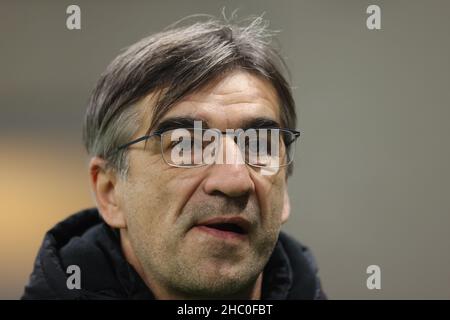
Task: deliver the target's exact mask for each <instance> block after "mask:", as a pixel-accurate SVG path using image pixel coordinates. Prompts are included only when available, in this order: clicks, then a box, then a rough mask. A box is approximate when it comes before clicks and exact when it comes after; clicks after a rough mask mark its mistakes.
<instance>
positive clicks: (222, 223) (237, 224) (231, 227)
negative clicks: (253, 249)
mask: <svg viewBox="0 0 450 320" xmlns="http://www.w3.org/2000/svg"><path fill="white" fill-rule="evenodd" d="M194 227H195V229H197V230H198V231H201V232H204V233H207V234H209V235H211V236H213V237H216V238H220V239H223V240H227V239H228V240H232V239H236V240H244V239H246V238H247V236H248V233H249V230H250V222H249V221H248V220H246V219H243V218H241V217H217V218H212V219H208V220H205V221H200V222H199V223H197V224H196V225H195V226H194Z"/></svg>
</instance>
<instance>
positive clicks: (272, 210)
mask: <svg viewBox="0 0 450 320" xmlns="http://www.w3.org/2000/svg"><path fill="white" fill-rule="evenodd" d="M255 185H256V189H257V194H258V199H259V203H260V206H261V220H262V224H263V227H264V226H266V227H268V228H279V227H280V226H281V214H282V211H283V203H284V190H285V188H286V183H285V179H284V176H283V175H277V176H276V177H273V178H272V179H267V178H262V179H259V180H258V181H257V182H256V183H255Z"/></svg>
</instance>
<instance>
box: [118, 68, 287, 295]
mask: <svg viewBox="0 0 450 320" xmlns="http://www.w3.org/2000/svg"><path fill="white" fill-rule="evenodd" d="M145 101H148V99H145V100H144V102H145ZM144 102H143V103H142V104H143V105H144V104H145V103H144ZM173 117H187V118H194V119H197V120H201V121H203V123H206V124H207V125H208V126H209V127H210V128H217V129H219V130H221V131H225V130H226V129H238V128H243V126H244V125H245V123H249V122H252V121H253V120H255V119H257V118H266V119H271V120H273V121H276V122H277V123H280V110H279V102H278V98H277V94H276V91H275V90H274V88H273V87H272V86H271V85H270V83H268V82H266V81H264V80H262V79H260V78H258V77H256V76H254V75H251V74H249V73H245V72H242V71H235V72H233V73H230V74H229V75H228V76H226V77H224V78H222V79H221V80H220V81H218V82H215V83H214V84H212V85H211V86H209V87H208V88H206V89H203V90H201V91H200V92H196V93H194V94H192V95H190V96H188V97H187V98H185V99H183V101H181V102H180V103H178V104H177V105H175V106H174V107H173V108H172V109H171V110H170V111H169V112H168V113H167V114H165V115H164V116H163V118H162V119H161V121H160V123H161V122H163V121H165V120H167V119H170V118H173ZM144 133H145V127H144V126H142V128H141V131H140V132H138V134H137V135H136V137H139V136H141V135H143V134H144ZM224 137H225V136H224ZM224 140H227V141H226V142H225V143H224V144H223V147H224V148H225V149H226V152H227V153H228V152H232V153H233V152H236V154H237V153H238V152H239V149H238V148H237V146H233V143H231V142H229V140H228V139H224ZM152 145H153V146H152ZM128 156H129V166H130V168H129V172H128V177H127V179H126V180H124V181H120V182H119V183H118V185H117V188H118V190H119V192H118V193H119V197H120V206H121V209H122V211H123V213H124V215H125V217H126V223H127V229H128V230H127V233H128V235H129V237H130V241H131V245H132V247H133V249H134V252H135V254H136V256H137V258H138V259H139V261H140V264H141V265H142V268H143V271H144V273H145V275H146V277H147V278H148V279H153V280H154V281H158V282H159V283H161V284H163V285H165V286H166V287H168V288H171V289H172V290H175V291H178V292H182V293H185V294H188V295H190V296H197V297H202V296H206V297H207V296H212V295H214V296H221V295H223V296H225V295H230V294H233V293H236V292H239V291H241V290H244V289H245V288H246V287H249V286H251V285H252V283H254V282H255V280H256V278H257V277H258V276H259V274H260V273H261V271H262V270H263V268H264V266H265V264H266V263H267V261H268V259H269V257H270V254H271V252H272V250H273V247H274V245H275V243H276V240H277V237H278V234H279V231H280V228H281V224H282V217H281V214H282V210H283V200H284V195H285V194H284V193H285V188H286V180H285V177H286V172H285V169H284V168H280V170H278V172H277V173H276V174H274V175H262V174H261V173H260V171H259V170H258V169H256V168H253V167H251V166H248V165H245V164H242V163H238V162H235V163H233V162H232V163H227V164H212V165H208V166H203V167H197V168H177V167H173V166H169V165H168V164H167V163H166V162H165V161H164V160H163V158H162V156H161V153H160V152H159V138H158V137H155V138H151V139H150V140H149V141H148V145H147V148H145V149H144V143H139V144H137V145H134V146H133V147H131V148H130V151H129V155H128ZM217 223H220V224H224V223H231V224H237V225H240V227H241V229H244V230H245V232H244V233H243V234H242V233H236V232H227V231H221V230H220V229H223V225H222V226H217V225H216V224H217ZM228 226H229V225H228ZM241 232H242V230H241ZM150 281H151V280H150Z"/></svg>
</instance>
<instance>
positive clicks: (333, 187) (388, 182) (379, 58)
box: [0, 0, 450, 299]
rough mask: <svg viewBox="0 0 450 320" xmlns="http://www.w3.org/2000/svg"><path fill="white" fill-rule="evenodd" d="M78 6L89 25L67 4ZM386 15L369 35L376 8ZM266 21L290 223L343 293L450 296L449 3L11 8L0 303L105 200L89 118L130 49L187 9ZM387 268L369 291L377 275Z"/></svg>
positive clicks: (1, 155)
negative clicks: (49, 242) (71, 218)
mask: <svg viewBox="0 0 450 320" xmlns="http://www.w3.org/2000/svg"><path fill="white" fill-rule="evenodd" d="M70 4H77V5H79V6H80V7H81V30H68V29H67V28H66V19H67V16H68V15H67V14H66V8H67V6H69V5H70ZM371 4H377V5H379V6H380V8H381V30H368V29H367V27H366V19H367V17H368V14H367V13H366V8H367V7H368V6H369V5H371ZM224 7H225V8H226V12H227V13H228V15H230V14H231V12H232V11H233V10H235V9H238V11H237V15H238V17H239V18H244V17H246V16H248V15H261V14H262V13H265V15H264V17H265V18H266V19H268V20H269V21H270V22H271V24H270V27H271V28H272V29H276V30H280V31H281V33H280V34H279V36H278V39H279V43H280V45H281V49H282V52H283V55H284V56H285V57H286V60H287V64H288V66H289V68H290V69H291V72H292V85H293V86H294V96H295V99H296V103H297V112H298V116H299V128H301V129H302V130H303V132H304V135H303V136H302V138H301V141H300V143H299V144H298V145H297V155H296V168H295V173H294V176H293V177H292V178H291V179H290V181H289V185H290V194H291V201H292V214H291V218H290V221H289V222H288V223H287V225H286V227H285V228H286V229H287V230H288V231H289V232H290V233H291V234H293V235H295V237H297V238H298V239H300V240H301V241H302V242H303V243H305V244H306V245H308V246H309V247H310V248H311V249H312V250H313V252H314V254H315V256H316V258H317V260H318V263H319V267H320V277H321V279H322V282H323V286H324V288H325V291H326V292H327V293H328V295H329V298H331V299H450V248H449V247H450V200H449V199H450V143H449V137H450V124H449V121H450V103H449V102H450V88H449V84H450V37H449V32H450V2H448V1H444V0H442V1H437V0H433V1H412V0H411V1H406V0H405V1H375V0H373V1H365V0H354V1H347V0H344V1H334V0H329V1H314V0H309V1H293V0H292V1H286V0H284V1H280V0H277V1H261V0H253V1H210V0H208V1H207V0H204V1H198V0H191V1H170V0H165V1H162V2H156V1H123V2H119V1H95V3H94V2H93V1H70V2H69V1H4V0H1V2H0V35H1V38H0V39H1V40H0V57H1V59H0V108H1V109H0V130H1V131H0V133H1V134H0V212H1V213H0V298H2V299H17V298H19V297H20V295H21V293H22V291H23V287H24V285H25V284H26V283H27V281H28V276H29V274H30V272H31V270H32V266H33V261H34V259H35V256H36V253H37V250H38V248H39V246H40V244H41V241H42V239H43V236H44V233H45V232H46V231H47V230H48V229H49V228H51V227H52V226H53V225H54V224H55V223H57V222H58V221H60V220H62V219H64V218H65V217H67V216H68V215H70V214H72V213H74V212H76V211H78V210H80V209H83V208H87V207H91V206H93V205H94V202H93V198H92V196H91V192H90V190H89V185H88V174H87V161H88V159H87V156H86V153H85V151H84V149H83V147H82V143H81V123H82V118H83V114H84V110H85V106H86V102H87V99H88V97H89V93H90V91H91V89H92V87H93V86H94V83H95V82H96V80H97V79H98V77H99V75H100V73H101V72H102V71H103V70H104V69H105V67H106V66H107V64H108V63H109V62H110V61H111V60H112V59H113V58H114V57H115V56H116V55H117V54H118V53H119V52H120V50H121V49H122V48H124V47H126V46H128V45H130V44H132V43H134V42H135V41H137V40H139V39H141V38H142V37H144V36H146V35H148V34H150V33H154V32H157V31H160V30H161V29H162V28H163V27H166V26H167V25H169V24H171V23H172V22H174V21H176V20H178V19H180V18H183V17H185V16H187V15H190V14H196V13H207V14H213V15H216V16H220V15H221V12H222V8H224ZM372 264H375V265H379V266H380V268H381V290H368V289H367V287H366V279H367V277H368V275H367V274H366V268H367V266H369V265H372Z"/></svg>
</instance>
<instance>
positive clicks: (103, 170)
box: [89, 157, 126, 228]
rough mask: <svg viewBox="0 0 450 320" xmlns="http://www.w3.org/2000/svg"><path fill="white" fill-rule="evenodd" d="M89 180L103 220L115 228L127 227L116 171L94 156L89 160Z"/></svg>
mask: <svg viewBox="0 0 450 320" xmlns="http://www.w3.org/2000/svg"><path fill="white" fill-rule="evenodd" d="M89 180H90V183H91V188H92V191H93V193H94V197H95V202H96V203H97V207H98V210H99V212H100V214H101V216H102V217H103V220H105V222H106V223H107V224H108V225H110V226H111V227H113V228H126V220H125V215H124V214H123V212H122V209H121V207H120V206H119V202H118V197H117V180H118V179H117V174H116V172H114V171H113V170H111V169H108V168H107V166H106V161H105V160H104V159H102V158H100V157H93V158H92V159H91V160H90V162H89Z"/></svg>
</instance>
